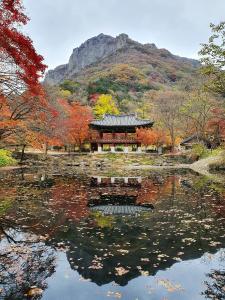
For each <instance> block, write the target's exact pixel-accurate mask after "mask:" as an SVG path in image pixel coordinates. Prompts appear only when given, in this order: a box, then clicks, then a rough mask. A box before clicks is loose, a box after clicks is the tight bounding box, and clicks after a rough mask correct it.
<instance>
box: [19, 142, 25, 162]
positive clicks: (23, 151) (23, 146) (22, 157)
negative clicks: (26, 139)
mask: <svg viewBox="0 0 225 300" xmlns="http://www.w3.org/2000/svg"><path fill="white" fill-rule="evenodd" d="M25 147H26V145H22V151H21V156H20V163H21V164H22V162H23V159H24V153H25Z"/></svg>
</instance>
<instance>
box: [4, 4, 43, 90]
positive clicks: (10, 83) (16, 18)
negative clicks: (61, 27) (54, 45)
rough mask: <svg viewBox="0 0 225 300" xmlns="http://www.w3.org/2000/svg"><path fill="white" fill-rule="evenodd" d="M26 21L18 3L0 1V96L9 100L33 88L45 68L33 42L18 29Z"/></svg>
mask: <svg viewBox="0 0 225 300" xmlns="http://www.w3.org/2000/svg"><path fill="white" fill-rule="evenodd" d="M28 20H29V19H28V17H27V16H26V15H25V14H24V9H23V6H22V3H21V1H20V0H1V1H0V96H10V95H11V94H15V93H21V92H23V91H24V89H29V90H31V91H32V92H34V93H37V92H38V91H37V90H36V87H37V85H38V80H39V78H40V76H41V75H42V74H43V73H44V71H45V69H46V65H44V63H43V57H42V56H41V55H39V54H37V52H36V50H35V48H34V46H33V42H32V41H31V39H30V38H29V37H27V36H26V35H24V34H23V33H22V32H21V31H20V28H21V26H23V25H25V24H27V22H28Z"/></svg>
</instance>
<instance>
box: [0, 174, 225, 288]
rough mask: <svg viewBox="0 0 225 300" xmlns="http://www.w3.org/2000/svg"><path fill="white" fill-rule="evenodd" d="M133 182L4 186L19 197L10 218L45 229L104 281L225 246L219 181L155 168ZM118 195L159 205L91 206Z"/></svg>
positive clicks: (76, 264) (82, 269)
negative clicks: (112, 211) (126, 211)
mask: <svg viewBox="0 0 225 300" xmlns="http://www.w3.org/2000/svg"><path fill="white" fill-rule="evenodd" d="M107 180H108V179H107ZM184 180H185V182H188V183H189V184H188V186H187V185H184V184H183V183H184ZM110 181H111V179H110ZM131 182H132V181H130V182H129V180H128V183H127V182H124V181H123V182H120V180H118V181H116V180H115V182H111V183H107V182H106V183H104V182H101V183H98V184H97V185H96V184H93V180H92V181H90V179H86V178H61V177H58V178H57V177H55V179H54V182H53V185H52V186H51V187H50V186H47V185H43V184H42V186H40V185H38V183H37V181H35V182H32V180H31V182H30V184H26V185H23V184H21V183H20V184H18V185H15V187H14V189H15V190H14V191H12V189H10V193H11V194H10V193H9V191H7V187H5V192H4V188H3V189H2V190H1V191H2V192H3V193H4V195H5V196H7V195H9V194H10V199H13V197H14V195H15V199H16V200H15V201H14V205H13V206H12V207H11V208H9V209H8V210H7V218H8V220H12V221H14V220H15V221H14V222H16V226H18V227H21V228H23V230H25V231H29V232H33V233H35V234H39V235H42V236H46V245H49V246H52V247H55V248H59V247H60V248H63V249H64V251H66V254H67V258H68V261H69V263H70V266H71V268H72V269H74V270H77V271H78V272H79V273H80V274H81V275H82V276H83V277H84V278H87V279H90V280H92V281H93V282H95V283H96V284H98V285H103V284H106V283H109V282H112V281H115V282H117V283H118V284H120V285H126V284H127V283H128V281H129V280H131V279H133V278H135V277H137V276H139V275H141V274H150V275H154V274H155V273H156V272H157V271H158V270H164V269H166V268H168V267H170V266H171V265H173V264H174V263H176V262H177V261H179V260H180V259H182V260H187V259H193V258H198V257H201V256H202V255H203V253H205V252H209V253H213V252H215V251H216V250H217V249H218V248H220V247H224V246H225V240H224V239H225V234H224V225H225V218H224V217H225V215H224V211H225V210H224V207H225V203H224V191H223V190H222V189H221V188H218V187H216V186H215V185H210V184H209V183H208V182H206V181H204V180H203V179H202V177H196V176H194V175H187V174H186V175H185V176H179V175H177V176H176V175H169V176H168V175H167V176H163V175H160V174H153V175H149V177H146V178H142V180H141V182H139V183H135V184H131ZM24 186H26V188H24ZM118 195H121V198H119V199H118ZM115 197H117V201H121V199H122V198H123V199H125V200H126V201H128V203H129V204H130V205H132V204H133V205H134V204H135V205H138V204H141V205H143V204H151V205H153V206H154V210H153V211H152V210H150V211H149V212H144V214H141V215H138V216H135V217H134V216H116V215H115V216H114V215H110V216H106V215H102V214H101V213H99V212H92V211H91V210H90V207H89V205H90V203H92V204H94V203H96V202H95V201H97V203H100V202H101V201H102V200H104V201H106V204H107V203H108V204H111V205H113V204H115ZM126 197H127V198H126ZM26 199H29V201H27V200H26ZM98 201H100V202H98ZM111 201H112V202H111ZM8 224H9V223H8ZM7 226H10V225H7Z"/></svg>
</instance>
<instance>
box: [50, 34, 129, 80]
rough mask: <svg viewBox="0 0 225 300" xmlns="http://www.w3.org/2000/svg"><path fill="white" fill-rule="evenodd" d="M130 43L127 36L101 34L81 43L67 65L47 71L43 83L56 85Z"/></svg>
mask: <svg viewBox="0 0 225 300" xmlns="http://www.w3.org/2000/svg"><path fill="white" fill-rule="evenodd" d="M128 43H132V40H130V39H129V37H128V35H126V34H120V35H119V36H117V37H116V38H114V37H111V36H109V35H105V34H103V33H101V34H100V35H98V36H96V37H93V38H91V39H89V40H87V41H86V42H85V43H83V44H82V45H81V46H80V47H78V48H75V49H74V50H73V53H72V55H71V56H70V59H69V62H68V64H65V65H61V66H58V67H56V68H55V69H54V70H50V71H48V73H47V74H46V77H45V82H47V83H49V84H57V83H59V82H60V81H62V80H63V79H65V78H70V77H71V76H72V75H73V74H75V73H78V72H79V71H81V70H82V69H84V68H85V67H87V66H89V65H91V64H93V63H96V62H98V61H99V60H101V59H103V58H105V57H107V56H109V55H111V54H113V53H114V52H116V51H117V50H119V49H121V48H123V47H125V46H126V45H127V44H128Z"/></svg>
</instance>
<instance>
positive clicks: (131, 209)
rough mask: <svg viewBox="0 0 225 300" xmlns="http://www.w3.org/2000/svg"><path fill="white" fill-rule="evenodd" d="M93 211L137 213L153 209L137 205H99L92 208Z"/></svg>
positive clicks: (119, 213) (116, 213)
mask: <svg viewBox="0 0 225 300" xmlns="http://www.w3.org/2000/svg"><path fill="white" fill-rule="evenodd" d="M90 210H92V211H100V212H102V213H103V214H104V215H136V214H139V213H142V212H146V211H151V210H152V208H150V207H144V206H137V205H97V206H92V207H91V208H90Z"/></svg>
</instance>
